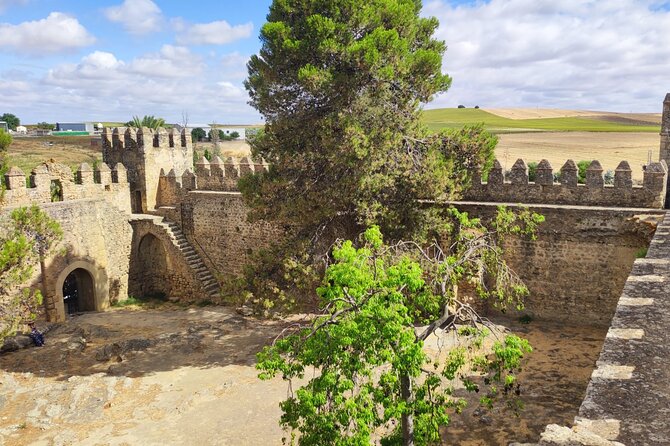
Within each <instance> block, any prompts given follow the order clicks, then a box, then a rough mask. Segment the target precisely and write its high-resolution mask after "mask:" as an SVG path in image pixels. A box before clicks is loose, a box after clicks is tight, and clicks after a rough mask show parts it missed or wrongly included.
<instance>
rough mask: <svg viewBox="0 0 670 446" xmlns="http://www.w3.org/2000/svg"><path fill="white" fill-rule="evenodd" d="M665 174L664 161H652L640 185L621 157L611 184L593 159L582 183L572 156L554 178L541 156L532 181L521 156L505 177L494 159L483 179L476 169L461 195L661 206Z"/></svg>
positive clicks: (521, 200)
mask: <svg viewBox="0 0 670 446" xmlns="http://www.w3.org/2000/svg"><path fill="white" fill-rule="evenodd" d="M667 176H668V166H667V165H666V163H665V161H661V162H658V163H651V164H649V165H648V166H647V167H646V169H645V171H644V179H643V182H642V186H635V185H633V179H632V170H631V168H630V165H629V164H628V162H626V161H622V162H621V163H619V166H618V167H617V168H616V170H615V171H614V184H612V185H606V184H605V179H604V176H603V168H602V166H601V164H600V162H599V161H593V162H591V164H590V165H589V167H588V168H587V169H586V177H585V181H584V184H579V181H578V169H577V165H576V164H575V162H574V161H573V160H567V161H566V162H565V164H564V165H563V167H561V169H560V174H559V175H558V182H556V179H555V178H554V170H553V168H552V166H551V164H550V163H549V161H547V160H542V161H541V162H540V163H539V164H538V165H537V170H536V174H535V181H534V182H531V181H530V179H529V175H528V166H527V165H526V163H525V162H524V161H523V160H522V159H519V160H517V161H516V162H515V163H514V165H513V166H512V169H511V170H510V172H509V174H508V175H507V179H506V178H505V175H504V173H503V169H502V166H501V165H500V162H499V161H498V160H495V162H494V165H493V168H492V169H491V170H490V172H489V174H488V179H487V181H486V182H482V179H481V175H480V174H479V173H475V175H474V176H473V179H472V186H471V187H470V189H469V190H468V191H466V192H465V194H464V196H463V199H464V200H467V201H482V202H500V203H529V204H530V203H542V204H565V205H581V206H617V207H632V208H657V209H660V208H663V205H664V200H665V192H666V182H667Z"/></svg>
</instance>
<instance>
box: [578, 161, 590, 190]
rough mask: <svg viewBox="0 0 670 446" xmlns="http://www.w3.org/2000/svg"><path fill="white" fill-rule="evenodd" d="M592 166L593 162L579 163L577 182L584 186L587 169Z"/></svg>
mask: <svg viewBox="0 0 670 446" xmlns="http://www.w3.org/2000/svg"><path fill="white" fill-rule="evenodd" d="M590 165H591V161H587V160H582V161H579V162H578V163H577V182H578V183H579V184H584V183H585V182H586V169H588V168H589V166H590Z"/></svg>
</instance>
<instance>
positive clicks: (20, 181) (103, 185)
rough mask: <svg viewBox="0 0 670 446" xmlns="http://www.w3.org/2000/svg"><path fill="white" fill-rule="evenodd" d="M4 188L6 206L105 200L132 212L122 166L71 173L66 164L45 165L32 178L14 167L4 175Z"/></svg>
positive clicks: (85, 166)
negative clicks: (90, 199)
mask: <svg viewBox="0 0 670 446" xmlns="http://www.w3.org/2000/svg"><path fill="white" fill-rule="evenodd" d="M4 186H5V191H4V195H3V196H2V204H3V205H4V206H27V205H30V204H44V203H52V202H58V201H69V200H81V199H89V198H92V199H99V198H102V199H106V200H108V201H110V202H111V203H112V204H114V205H115V206H116V207H117V208H119V209H121V210H123V211H126V212H130V189H129V188H128V181H127V174H126V170H125V168H124V167H123V165H121V164H117V165H116V166H114V167H113V169H110V167H109V166H108V165H106V164H105V163H100V164H98V165H96V166H95V168H92V167H91V166H89V165H88V164H86V163H83V164H81V165H80V166H79V168H78V169H77V171H76V172H72V170H70V168H69V167H68V166H66V165H64V164H58V163H43V164H40V165H39V166H36V167H35V168H34V169H33V170H32V173H31V174H30V176H29V177H26V175H25V174H24V173H23V171H22V170H21V169H19V168H18V167H12V168H10V169H9V170H8V171H7V173H6V174H5V177H4Z"/></svg>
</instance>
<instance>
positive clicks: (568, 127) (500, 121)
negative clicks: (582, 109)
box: [422, 108, 660, 133]
mask: <svg viewBox="0 0 670 446" xmlns="http://www.w3.org/2000/svg"><path fill="white" fill-rule="evenodd" d="M422 119H423V122H424V123H425V124H426V125H427V126H428V128H429V129H430V130H433V131H438V130H442V129H448V128H460V127H463V126H464V125H466V124H478V123H483V124H484V127H485V128H486V129H487V130H488V131H490V132H492V133H513V132H532V131H544V132H659V131H660V126H656V125H635V124H631V123H619V122H611V121H606V120H604V119H598V118H597V117H589V118H580V117H565V118H543V119H508V118H503V117H502V116H497V115H494V114H492V113H488V112H486V111H484V110H481V109H474V108H439V109H434V110H424V112H423V116H422Z"/></svg>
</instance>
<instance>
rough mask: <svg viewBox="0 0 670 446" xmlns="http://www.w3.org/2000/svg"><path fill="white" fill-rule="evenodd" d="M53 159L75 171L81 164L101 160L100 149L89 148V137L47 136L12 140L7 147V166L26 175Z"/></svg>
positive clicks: (90, 163)
mask: <svg viewBox="0 0 670 446" xmlns="http://www.w3.org/2000/svg"><path fill="white" fill-rule="evenodd" d="M50 159H53V160H54V161H56V162H58V163H62V164H66V165H68V166H70V168H72V170H73V171H74V170H76V169H77V167H78V166H79V165H80V164H81V163H88V164H89V165H91V166H92V165H93V162H94V161H95V160H102V151H101V149H100V147H91V137H90V136H58V137H57V136H49V137H34V138H33V137H30V138H14V142H12V145H11V146H9V164H10V165H12V166H18V167H19V168H20V169H21V170H23V172H25V173H26V175H28V174H30V171H31V170H32V169H33V168H34V167H35V166H37V165H39V164H41V163H43V162H45V161H47V160H50Z"/></svg>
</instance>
